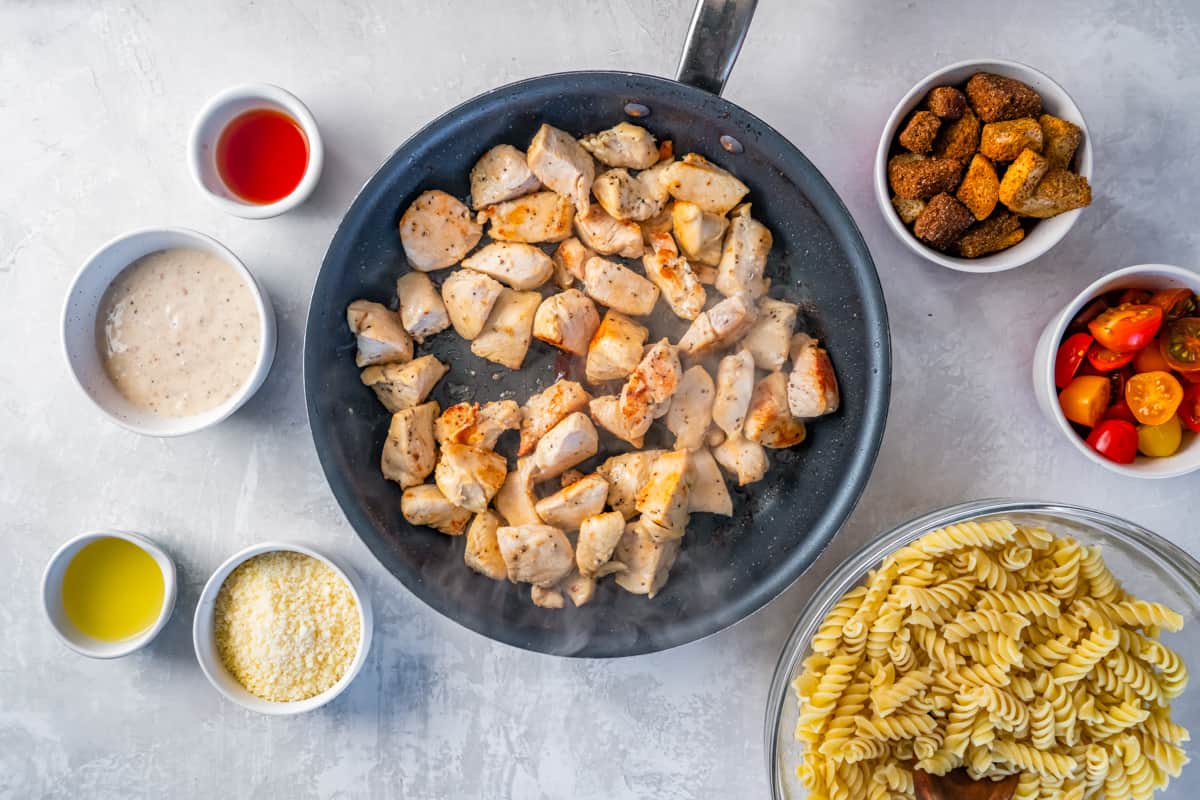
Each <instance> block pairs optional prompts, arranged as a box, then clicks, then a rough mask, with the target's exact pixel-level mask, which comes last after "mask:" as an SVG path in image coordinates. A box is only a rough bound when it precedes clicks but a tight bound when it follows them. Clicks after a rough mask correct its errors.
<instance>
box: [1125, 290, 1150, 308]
mask: <svg viewBox="0 0 1200 800" xmlns="http://www.w3.org/2000/svg"><path fill="white" fill-rule="evenodd" d="M1148 302H1150V292H1149V291H1147V290H1146V289H1126V290H1125V291H1123V292H1121V296H1120V298H1118V300H1117V305H1119V306H1123V305H1125V304H1126V303H1129V304H1130V305H1141V304H1142V303H1148Z"/></svg>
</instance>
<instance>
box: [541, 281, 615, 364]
mask: <svg viewBox="0 0 1200 800" xmlns="http://www.w3.org/2000/svg"><path fill="white" fill-rule="evenodd" d="M599 327H600V315H599V314H597V313H596V305H595V304H594V303H593V302H592V299H591V298H590V297H588V296H587V295H586V294H584V293H583V292H581V291H579V290H578V289H567V290H566V291H565V292H559V293H558V294H552V295H550V296H549V297H547V298H546V299H545V300H543V301H542V304H541V305H540V306H538V310H537V314H535V315H534V317H533V335H534V336H535V337H537V338H538V339H541V340H542V341H543V342H545V343H546V344H549V345H552V346H554V347H557V348H558V349H559V350H563V351H565V352H568V353H571V354H572V355H577V356H582V355H587V351H588V344H589V343H590V342H591V341H592V335H593V334H595V333H596V329H597V328H599Z"/></svg>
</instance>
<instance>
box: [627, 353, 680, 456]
mask: <svg viewBox="0 0 1200 800" xmlns="http://www.w3.org/2000/svg"><path fill="white" fill-rule="evenodd" d="M682 372H683V368H682V367H681V366H680V364H679V353H678V351H677V350H676V348H675V346H674V345H673V344H671V343H670V341H668V340H667V339H661V340H660V341H659V342H657V343H656V344H654V345H653V346H651V347H650V348H649V349H648V350H647V351H646V354H645V355H644V356H643V357H642V360H641V362H640V363H639V364H638V365H637V367H636V368H635V369H634V370H633V372H632V373H631V374H630V376H629V380H628V381H626V382H625V385H624V386H623V387H621V394H620V397H619V398H618V406H617V408H618V410H619V412H620V414H621V418H622V420H623V427H624V429H625V430H626V431H628V432H629V434H630V435H631V436H632V437H634V438H640V437H642V436H644V435H645V434H646V431H648V430H650V423H652V422H653V421H654V420H656V419H658V418H659V417H661V416H662V415H663V414H664V413H666V403H667V401H669V400H670V399H671V396H672V395H674V394H675V390H676V389H677V388H678V387H679V378H680V375H681V374H682Z"/></svg>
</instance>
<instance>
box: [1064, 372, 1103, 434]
mask: <svg viewBox="0 0 1200 800" xmlns="http://www.w3.org/2000/svg"><path fill="white" fill-rule="evenodd" d="M1111 395H1112V384H1111V383H1110V382H1109V380H1108V378H1106V377H1104V376H1103V375H1079V376H1076V377H1075V378H1074V379H1073V380H1072V381H1071V382H1070V383H1068V384H1067V388H1065V389H1063V390H1062V392H1060V393H1059V395H1058V404H1059V405H1060V406H1062V411H1063V416H1065V417H1066V418H1067V419H1069V420H1071V422H1074V423H1077V424H1079V425H1083V426H1084V427H1086V428H1092V427H1095V425H1096V423H1097V422H1099V421H1100V418H1101V417H1103V416H1104V412H1105V411H1107V410H1108V400H1109V397H1110V396H1111Z"/></svg>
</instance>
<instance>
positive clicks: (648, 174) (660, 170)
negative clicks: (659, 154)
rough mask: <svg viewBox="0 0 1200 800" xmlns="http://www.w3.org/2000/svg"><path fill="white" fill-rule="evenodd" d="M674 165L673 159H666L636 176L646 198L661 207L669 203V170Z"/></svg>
mask: <svg viewBox="0 0 1200 800" xmlns="http://www.w3.org/2000/svg"><path fill="white" fill-rule="evenodd" d="M674 163H675V159H673V158H670V157H668V158H665V159H663V160H661V161H659V162H658V163H657V164H655V165H654V166H653V167H650V168H649V169H644V170H642V171H641V172H639V173H638V174H637V179H638V181H639V182H640V183H641V184H642V188H643V190H644V191H645V192H646V196H647V197H649V198H650V199H651V200H653V201H654V202H656V203H659V204H660V205H663V206H665V205H666V204H667V203H670V202H671V173H670V171H669V170H670V169H671V165H672V164H674ZM664 210H668V209H664ZM646 222H649V220H646Z"/></svg>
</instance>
